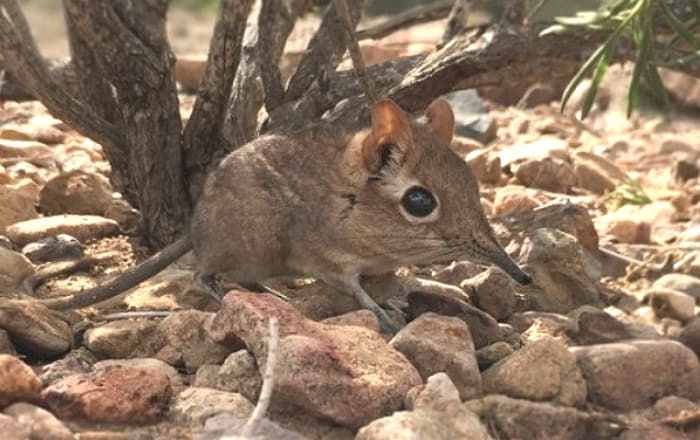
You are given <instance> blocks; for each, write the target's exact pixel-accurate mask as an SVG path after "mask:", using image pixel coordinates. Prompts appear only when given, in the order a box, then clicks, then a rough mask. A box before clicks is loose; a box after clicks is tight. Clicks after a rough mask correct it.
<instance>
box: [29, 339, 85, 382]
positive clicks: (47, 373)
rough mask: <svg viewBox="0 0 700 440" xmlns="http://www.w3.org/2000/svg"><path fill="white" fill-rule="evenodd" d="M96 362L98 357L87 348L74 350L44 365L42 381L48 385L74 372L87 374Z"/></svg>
mask: <svg viewBox="0 0 700 440" xmlns="http://www.w3.org/2000/svg"><path fill="white" fill-rule="evenodd" d="M95 362H97V359H96V358H95V357H94V356H91V352H89V351H88V350H87V349H84V348H78V349H76V350H72V351H70V352H69V353H68V354H66V355H65V356H63V357H62V358H60V359H57V360H55V361H53V362H51V363H49V364H47V365H44V366H43V367H42V369H41V376H40V378H41V383H42V384H44V386H46V385H50V384H52V383H54V382H56V381H58V380H60V379H63V378H64V377H68V376H72V375H74V374H87V373H89V372H90V371H92V367H93V364H94V363H95Z"/></svg>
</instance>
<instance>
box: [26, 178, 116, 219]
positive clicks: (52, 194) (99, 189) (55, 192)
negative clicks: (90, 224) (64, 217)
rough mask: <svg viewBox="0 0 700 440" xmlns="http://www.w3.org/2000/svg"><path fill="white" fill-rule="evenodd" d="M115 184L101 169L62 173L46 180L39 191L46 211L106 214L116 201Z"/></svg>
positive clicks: (40, 202)
mask: <svg viewBox="0 0 700 440" xmlns="http://www.w3.org/2000/svg"><path fill="white" fill-rule="evenodd" d="M112 193H113V190H112V185H111V184H110V183H109V180H108V179H107V178H106V177H105V176H103V175H101V174H97V173H88V172H84V171H80V170H76V171H72V172H70V173H62V174H59V175H58V176H56V177H54V178H53V179H51V180H49V181H48V182H46V185H44V187H43V188H42V189H41V192H40V193H39V209H40V210H41V212H43V213H46V214H53V215H55V214H94V215H104V213H105V211H106V210H107V208H108V207H109V205H110V203H111V201H112Z"/></svg>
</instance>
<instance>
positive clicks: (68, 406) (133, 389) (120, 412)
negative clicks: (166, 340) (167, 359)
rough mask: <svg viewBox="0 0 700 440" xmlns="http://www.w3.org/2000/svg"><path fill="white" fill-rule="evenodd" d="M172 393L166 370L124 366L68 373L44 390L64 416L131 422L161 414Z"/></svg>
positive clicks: (46, 400)
mask: <svg viewBox="0 0 700 440" xmlns="http://www.w3.org/2000/svg"><path fill="white" fill-rule="evenodd" d="M171 395H172V389H171V387H170V380H169V378H168V375H167V374H165V373H162V372H157V371H156V370H153V369H143V368H130V367H124V366H114V367H110V368H104V369H99V370H95V371H94V372H92V373H89V374H82V375H81V374H76V375H72V376H67V377H65V378H63V379H60V380H58V381H56V382H54V383H53V384H51V385H49V386H48V387H46V388H44V391H42V393H41V397H42V399H43V401H44V403H46V405H47V406H48V407H49V408H50V409H51V411H52V412H53V413H54V414H56V415H57V416H58V417H60V418H61V419H86V420H89V421H91V422H105V423H129V424H134V423H149V422H154V421H156V420H159V419H160V418H162V417H163V415H164V414H165V412H166V411H167V409H168V403H169V402H170V397H171Z"/></svg>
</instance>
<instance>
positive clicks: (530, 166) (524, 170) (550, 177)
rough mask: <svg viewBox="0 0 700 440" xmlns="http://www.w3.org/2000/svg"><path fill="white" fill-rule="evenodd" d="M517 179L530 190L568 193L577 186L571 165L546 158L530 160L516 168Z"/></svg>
mask: <svg viewBox="0 0 700 440" xmlns="http://www.w3.org/2000/svg"><path fill="white" fill-rule="evenodd" d="M515 177H517V179H518V181H519V182H520V183H522V184H523V185H525V186H527V187H529V188H538V189H543V190H545V191H551V192H557V193H564V194H566V193H568V192H569V191H570V190H571V188H572V187H573V186H574V185H575V184H576V175H574V170H573V168H571V165H569V164H568V163H566V162H565V161H563V160H558V159H553V158H551V157H545V158H542V159H530V160H527V161H525V162H523V163H521V164H519V165H518V166H517V167H515Z"/></svg>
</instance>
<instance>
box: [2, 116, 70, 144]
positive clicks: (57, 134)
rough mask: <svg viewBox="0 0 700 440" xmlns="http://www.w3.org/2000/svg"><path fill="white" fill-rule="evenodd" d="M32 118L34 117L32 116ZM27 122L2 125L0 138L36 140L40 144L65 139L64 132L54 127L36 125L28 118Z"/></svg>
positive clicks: (59, 141) (57, 142)
mask: <svg viewBox="0 0 700 440" xmlns="http://www.w3.org/2000/svg"><path fill="white" fill-rule="evenodd" d="M32 119H34V118H32ZM29 122H30V123H29V124H23V125H13V124H10V125H9V126H8V125H5V126H3V128H1V129H0V138H2V139H9V140H15V141H37V142H40V143H42V144H52V145H54V144H61V143H63V142H64V141H65V139H66V133H65V132H64V131H61V130H59V129H57V128H55V127H51V126H46V125H38V124H37V123H35V122H34V121H32V120H30V121H29Z"/></svg>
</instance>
